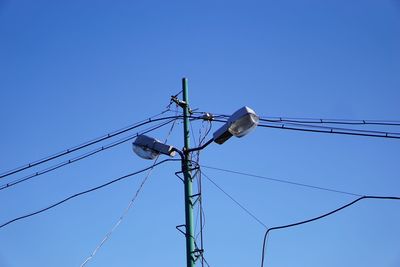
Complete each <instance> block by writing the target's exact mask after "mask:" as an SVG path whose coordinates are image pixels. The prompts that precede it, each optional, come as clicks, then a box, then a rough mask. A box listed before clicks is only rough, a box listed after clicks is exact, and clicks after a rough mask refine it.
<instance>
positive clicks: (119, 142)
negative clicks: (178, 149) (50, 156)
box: [0, 119, 176, 191]
mask: <svg viewBox="0 0 400 267" xmlns="http://www.w3.org/2000/svg"><path fill="white" fill-rule="evenodd" d="M173 121H176V119H171V120H169V121H167V122H163V123H160V124H158V125H156V126H153V127H150V128H148V129H146V130H143V131H141V132H137V133H135V134H132V135H129V136H127V137H124V138H122V139H119V140H117V141H115V142H112V143H110V144H108V145H105V146H101V147H98V148H96V149H94V150H91V151H89V152H86V153H84V154H82V155H80V156H77V157H75V158H71V159H69V160H66V161H64V162H61V163H58V164H56V165H53V166H50V167H49V168H46V169H44V170H41V171H38V172H35V173H32V174H30V175H27V176H25V177H22V178H19V179H15V180H13V181H11V182H8V183H4V184H2V185H0V191H1V190H4V189H7V188H10V187H12V186H14V185H17V184H19V183H22V182H25V181H28V180H30V179H32V178H35V177H38V176H40V175H43V174H46V173H49V172H52V171H55V170H57V169H59V168H61V167H64V166H66V165H69V164H72V163H74V162H77V161H80V160H82V159H85V158H88V157H90V156H93V155H95V154H97V153H99V152H102V151H105V150H107V149H109V148H113V147H115V146H118V145H120V144H123V143H125V142H127V141H129V140H131V139H132V138H134V137H137V136H138V135H140V134H145V133H148V132H151V131H154V130H156V129H158V128H161V127H162V126H165V125H167V124H169V123H171V122H173Z"/></svg>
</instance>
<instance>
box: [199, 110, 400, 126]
mask: <svg viewBox="0 0 400 267" xmlns="http://www.w3.org/2000/svg"><path fill="white" fill-rule="evenodd" d="M205 113H207V112H204V111H195V112H193V114H205ZM213 116H215V117H219V118H229V117H230V115H226V114H213ZM260 121H265V122H295V123H310V124H342V125H380V126H400V121H396V120H355V119H320V118H291V117H276V116H275V117H268V116H260Z"/></svg>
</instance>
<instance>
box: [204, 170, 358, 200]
mask: <svg viewBox="0 0 400 267" xmlns="http://www.w3.org/2000/svg"><path fill="white" fill-rule="evenodd" d="M200 166H201V167H203V168H207V169H212V170H217V171H223V172H229V173H234V174H238V175H244V176H248V177H254V178H258V179H263V180H268V181H272V182H278V183H285V184H290V185H296V186H301V187H307V188H311V189H317V190H323V191H328V192H333V193H340V194H346V195H351V196H358V197H359V196H362V195H360V194H356V193H351V192H346V191H341V190H336V189H331V188H326V187H321V186H315V185H310V184H304V183H298V182H292V181H289V180H282V179H277V178H271V177H266V176H262V175H257V174H251V173H245V172H239V171H233V170H228V169H223V168H217V167H212V166H206V165H200Z"/></svg>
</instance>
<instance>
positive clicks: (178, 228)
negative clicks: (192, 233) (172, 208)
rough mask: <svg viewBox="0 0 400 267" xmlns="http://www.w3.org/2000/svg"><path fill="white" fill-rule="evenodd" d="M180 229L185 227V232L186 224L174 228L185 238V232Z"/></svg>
mask: <svg viewBox="0 0 400 267" xmlns="http://www.w3.org/2000/svg"><path fill="white" fill-rule="evenodd" d="M182 227H185V231H186V224H181V225H178V226H176V227H175V228H176V230H178V231H179V232H181V233H182V234H183V235H184V236H186V232H184V231H182V230H181V228H182Z"/></svg>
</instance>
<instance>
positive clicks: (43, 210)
mask: <svg viewBox="0 0 400 267" xmlns="http://www.w3.org/2000/svg"><path fill="white" fill-rule="evenodd" d="M168 161H180V160H179V159H165V160H163V161H160V162H159V163H157V164H155V165H154V166H153V165H152V166H149V167H147V168H144V169H142V170H140V171H136V172H132V173H129V174H126V175H124V176H121V177H118V178H116V179H114V180H111V181H109V182H107V183H104V184H101V185H99V186H96V187H93V188H91V189H88V190H85V191H82V192H79V193H76V194H73V195H71V196H69V197H67V198H64V199H63V200H61V201H58V202H56V203H54V204H51V205H50V206H47V207H46V208H43V209H40V210H38V211H35V212H32V213H29V214H26V215H23V216H20V217H16V218H14V219H12V220H9V221H7V222H5V223H2V224H1V225H0V229H1V228H3V227H5V226H7V225H9V224H11V223H14V222H16V221H19V220H22V219H26V218H29V217H31V216H34V215H37V214H40V213H42V212H45V211H47V210H50V209H52V208H55V207H57V206H58V205H61V204H63V203H64V202H67V201H68V200H71V199H73V198H76V197H78V196H81V195H84V194H88V193H90V192H93V191H96V190H99V189H101V188H103V187H106V186H109V185H111V184H113V183H116V182H118V181H121V180H123V179H126V178H128V177H130V176H134V175H137V174H139V173H142V172H145V171H147V170H149V169H151V168H154V167H155V166H158V165H160V164H163V163H165V162H168Z"/></svg>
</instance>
